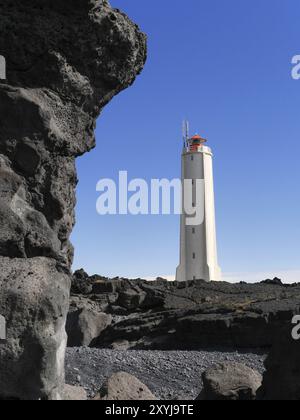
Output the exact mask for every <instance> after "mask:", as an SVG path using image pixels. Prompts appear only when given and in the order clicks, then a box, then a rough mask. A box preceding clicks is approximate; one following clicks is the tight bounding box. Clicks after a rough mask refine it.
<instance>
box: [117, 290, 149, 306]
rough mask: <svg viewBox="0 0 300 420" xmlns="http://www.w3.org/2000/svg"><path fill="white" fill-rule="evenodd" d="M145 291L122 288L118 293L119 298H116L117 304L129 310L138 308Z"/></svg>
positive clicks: (143, 298)
mask: <svg viewBox="0 0 300 420" xmlns="http://www.w3.org/2000/svg"><path fill="white" fill-rule="evenodd" d="M145 297H146V293H145V292H143V291H137V290H132V289H130V290H124V291H122V292H120V293H119V298H118V300H117V302H116V303H117V305H119V306H121V307H122V308H125V309H128V310H130V311H132V310H134V309H138V308H139V307H140V306H141V304H142V303H143V302H144V300H145Z"/></svg>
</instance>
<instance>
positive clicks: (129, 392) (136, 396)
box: [95, 372, 157, 401]
mask: <svg viewBox="0 0 300 420" xmlns="http://www.w3.org/2000/svg"><path fill="white" fill-rule="evenodd" d="M95 399H96V400H107V401H122V400H123V401H154V400H157V398H156V397H155V396H154V395H153V394H152V392H151V391H150V390H149V389H148V388H147V386H146V385H144V384H143V383H142V382H141V381H140V380H139V379H137V378H135V377H134V376H132V375H130V374H129V373H126V372H118V373H115V374H114V375H112V376H111V377H110V378H109V379H108V380H107V381H106V382H105V383H104V384H103V386H102V388H101V389H100V391H99V394H98V395H97V396H96V398H95Z"/></svg>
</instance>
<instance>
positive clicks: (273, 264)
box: [72, 0, 300, 281]
mask: <svg viewBox="0 0 300 420" xmlns="http://www.w3.org/2000/svg"><path fill="white" fill-rule="evenodd" d="M111 4H112V6H114V7H117V8H120V9H122V10H123V11H125V12H126V13H127V14H128V15H129V16H130V17H131V18H132V19H133V20H135V21H136V22H137V23H138V24H139V25H140V27H141V29H142V30H143V31H144V32H146V33H147V34H148V38H149V39H148V42H149V56H148V61H147V64H146V66H145V69H144V71H143V73H142V74H141V76H139V77H138V79H137V80H136V83H135V84H134V85H133V86H132V87H131V88H130V89H128V90H126V91H124V92H122V93H121V94H120V95H119V96H117V97H116V98H115V99H114V100H113V101H112V102H111V103H110V104H109V105H108V106H107V107H106V108H105V110H104V111H103V113H102V116H101V118H100V119H99V121H98V124H97V131H96V135H97V148H96V149H95V150H94V151H92V152H91V153H90V154H87V155H85V156H84V157H82V158H80V159H79V160H78V162H77V166H78V174H79V179H80V183H79V186H78V205H77V210H76V212H77V224H76V227H75V229H74V233H73V235H72V242H73V243H74V245H75V250H76V253H75V262H74V268H75V269H76V268H79V267H83V268H85V269H86V270H87V271H88V272H89V273H90V274H93V273H99V274H104V275H110V276H117V275H120V276H128V277H155V276H159V275H165V276H166V275H168V276H172V275H174V273H175V269H176V266H177V264H178V258H179V218H178V216H99V215H98V214H97V213H96V200H97V198H98V196H99V193H97V192H96V184H97V182H98V180H99V179H101V178H107V177H108V178H113V179H117V177H118V172H119V171H120V170H127V171H128V173H129V178H130V179H132V178H144V179H146V180H150V179H151V178H169V179H172V178H175V177H179V176H180V152H181V121H182V119H183V118H184V117H187V118H188V119H189V120H190V122H191V126H192V128H193V131H195V132H196V131H197V132H198V131H199V132H200V133H201V134H203V135H204V136H205V137H207V138H208V139H209V143H210V146H211V147H212V148H213V150H214V154H215V158H214V159H215V160H214V170H215V190H216V207H217V228H218V247H219V259H220V265H221V266H222V270H223V272H224V273H225V278H228V279H229V278H232V279H234V280H243V279H244V278H247V280H257V279H259V278H260V277H262V276H270V277H271V276H275V275H276V274H279V275H282V276H283V277H284V280H286V281H292V280H294V279H296V277H297V276H298V275H299V278H298V280H300V247H299V242H300V223H299V216H300V198H299V180H300V165H299V156H300V145H299V143H300V142H299V137H300V118H299V110H300V80H299V81H295V80H293V79H292V77H291V70H292V64H291V60H292V57H293V56H294V55H296V54H300V43H299V39H300V27H299V16H300V3H299V1H298V0H286V1H283V0H263V1H261V0H251V1H250V0H243V1H241V0H227V1H226V2H225V1H224V0H187V1H186V2H182V0H181V1H179V0H163V1H162V2H158V1H156V2H155V1H154V2H153V1H151V2H150V1H149V0H144V1H140V0H111Z"/></svg>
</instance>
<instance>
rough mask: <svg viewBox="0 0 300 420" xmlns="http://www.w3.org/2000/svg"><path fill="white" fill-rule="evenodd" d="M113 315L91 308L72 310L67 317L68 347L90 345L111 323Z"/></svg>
mask: <svg viewBox="0 0 300 420" xmlns="http://www.w3.org/2000/svg"><path fill="white" fill-rule="evenodd" d="M111 322H112V317H111V315H108V314H104V313H98V312H96V311H93V310H91V309H82V310H78V311H75V312H70V313H69V315H68V318H67V326H66V329H67V335H68V347H80V346H89V345H91V344H92V342H93V340H94V339H95V338H98V337H99V335H100V334H101V333H102V332H103V331H104V330H105V329H106V328H107V327H108V326H109V325H110V324H111Z"/></svg>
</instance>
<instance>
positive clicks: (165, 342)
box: [71, 278, 300, 350]
mask: <svg viewBox="0 0 300 420" xmlns="http://www.w3.org/2000/svg"><path fill="white" fill-rule="evenodd" d="M91 279H92V278H91ZM91 281H92V280H91ZM111 284H113V287H111V286H110V285H111ZM96 290H97V293H95V291H96ZM85 305H88V307H90V308H92V309H93V310H95V311H97V312H99V313H100V312H105V313H108V314H111V315H112V317H113V323H112V324H111V325H110V326H109V327H108V328H106V329H105V330H104V331H103V332H102V333H101V334H100V336H99V337H98V338H97V339H96V340H94V341H93V346H97V347H101V348H118V345H119V343H120V342H121V343H122V342H126V343H129V348H130V349H136V350H141V349H145V350H199V349H203V348H207V347H216V346H218V347H219V346H223V347H224V346H226V347H231V348H260V347H266V348H269V347H271V346H272V344H273V342H274V340H275V339H276V337H277V336H278V335H280V331H282V330H284V328H286V325H290V323H291V319H292V318H293V316H294V315H297V314H299V313H300V285H293V286H290V285H284V284H282V285H281V286H280V287H279V286H278V285H277V284H273V283H272V284H266V283H258V284H247V283H243V284H229V283H225V282H211V283H206V282H204V281H189V282H182V283H178V282H168V281H164V280H162V279H160V280H159V281H153V282H149V281H145V280H141V279H138V280H127V279H118V280H101V288H99V289H96V288H95V286H94V283H93V292H92V293H91V294H90V295H88V296H83V295H82V296H79V295H76V296H73V297H72V299H71V307H72V311H74V310H76V309H79V308H82V307H85ZM126 346H127V344H126Z"/></svg>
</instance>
